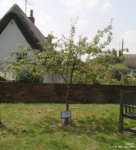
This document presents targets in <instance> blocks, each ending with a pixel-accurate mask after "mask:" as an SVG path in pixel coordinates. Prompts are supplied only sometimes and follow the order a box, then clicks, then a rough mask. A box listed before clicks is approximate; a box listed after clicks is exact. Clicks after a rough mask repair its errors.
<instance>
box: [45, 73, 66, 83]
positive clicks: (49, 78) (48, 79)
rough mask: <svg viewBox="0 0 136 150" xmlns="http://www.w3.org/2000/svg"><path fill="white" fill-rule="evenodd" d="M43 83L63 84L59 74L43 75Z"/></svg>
mask: <svg viewBox="0 0 136 150" xmlns="http://www.w3.org/2000/svg"><path fill="white" fill-rule="evenodd" d="M43 82H44V83H65V82H64V80H63V78H62V77H61V76H60V75H59V74H51V73H48V74H45V75H44V81H43Z"/></svg>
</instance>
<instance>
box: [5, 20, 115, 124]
mask: <svg viewBox="0 0 136 150" xmlns="http://www.w3.org/2000/svg"><path fill="white" fill-rule="evenodd" d="M75 29H76V28H75V24H72V25H71V31H70V36H69V37H68V38H66V37H65V36H62V38H61V39H58V40H57V42H55V43H53V39H54V36H51V35H49V36H48V38H47V39H48V40H49V44H46V46H45V47H44V49H43V50H42V51H39V50H33V49H31V48H27V49H23V50H21V51H19V52H18V53H19V54H21V53H27V57H26V58H24V59H21V60H19V61H18V60H16V59H15V56H16V53H12V55H10V59H9V58H8V63H7V62H6V63H7V67H6V70H10V71H13V72H15V73H16V71H17V72H18V69H20V68H22V67H26V68H28V69H30V68H32V70H33V71H35V72H37V73H38V74H40V75H44V74H45V73H47V72H52V73H58V74H59V75H60V76H61V77H62V78H63V80H64V82H65V83H66V84H67V96H66V111H69V104H70V93H71V87H72V84H73V79H75V77H76V75H77V74H80V73H82V72H84V71H85V72H86V74H84V75H85V77H84V78H86V75H88V74H89V75H91V76H95V73H94V70H93V69H94V68H93V67H92V66H87V65H86V64H87V63H88V62H89V61H91V60H92V57H96V56H98V55H99V54H102V53H104V51H105V47H106V46H107V45H109V44H110V42H111V36H112V32H111V29H112V22H111V24H110V25H108V26H107V27H106V28H104V29H103V30H99V31H98V32H97V34H96V36H95V37H94V39H93V40H92V41H88V39H87V38H86V37H81V36H80V37H79V38H78V40H77V41H76V40H75ZM102 39H104V40H102ZM85 54H87V55H88V59H87V62H84V61H83V60H82V58H83V56H84V55H85ZM13 58H14V59H13ZM86 66H87V67H86ZM84 67H86V68H84ZM90 70H92V72H91V73H90V72H89V71H90ZM67 123H69V121H68V120H66V124H67Z"/></svg>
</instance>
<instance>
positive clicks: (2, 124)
mask: <svg viewBox="0 0 136 150" xmlns="http://www.w3.org/2000/svg"><path fill="white" fill-rule="evenodd" d="M0 129H6V126H5V124H4V123H3V122H1V121H0Z"/></svg>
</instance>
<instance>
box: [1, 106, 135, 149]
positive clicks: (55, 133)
mask: <svg viewBox="0 0 136 150" xmlns="http://www.w3.org/2000/svg"><path fill="white" fill-rule="evenodd" d="M70 109H71V111H72V124H71V125H70V126H66V127H62V126H61V121H60V112H61V111H63V110H65V105H64V104H1V105H0V110H1V114H2V123H3V126H1V127H0V150H114V149H119V150H120V149H121V150H124V149H136V145H135V143H136V137H134V136H132V135H131V134H129V133H124V134H122V135H121V134H119V133H118V116H119V106H118V105H109V104H106V105H100V104H72V105H70ZM135 123H136V122H134V121H129V122H128V121H125V125H127V126H133V127H134V126H135ZM126 147H128V148H126Z"/></svg>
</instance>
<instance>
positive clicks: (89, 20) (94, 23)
mask: <svg viewBox="0 0 136 150" xmlns="http://www.w3.org/2000/svg"><path fill="white" fill-rule="evenodd" d="M27 1H28V5H27V14H28V15H29V11H30V9H33V10H34V17H35V20H36V26H37V27H38V28H39V29H40V31H41V32H42V33H43V34H44V35H45V36H47V35H48V34H49V33H50V32H52V33H53V34H54V35H55V36H60V35H61V34H64V35H67V34H68V32H69V29H70V25H71V19H73V20H75V19H76V18H77V17H78V18H79V19H78V22H77V35H83V36H87V37H88V38H89V39H90V40H91V39H92V37H94V36H95V34H96V33H97V30H98V29H103V28H104V27H106V26H107V25H108V24H109V22H110V20H111V18H113V42H112V44H111V47H114V48H117V49H119V47H121V46H120V45H121V39H122V38H123V39H124V41H125V45H124V46H125V47H127V48H129V49H130V53H136V16H135V14H136V0H38V1H36V0H27ZM0 2H1V4H0V18H2V17H3V16H4V14H5V13H6V12H7V11H8V10H9V8H10V7H12V5H13V4H15V3H17V4H18V5H19V6H20V7H21V9H22V10H23V11H24V10H25V0H1V1H0Z"/></svg>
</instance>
